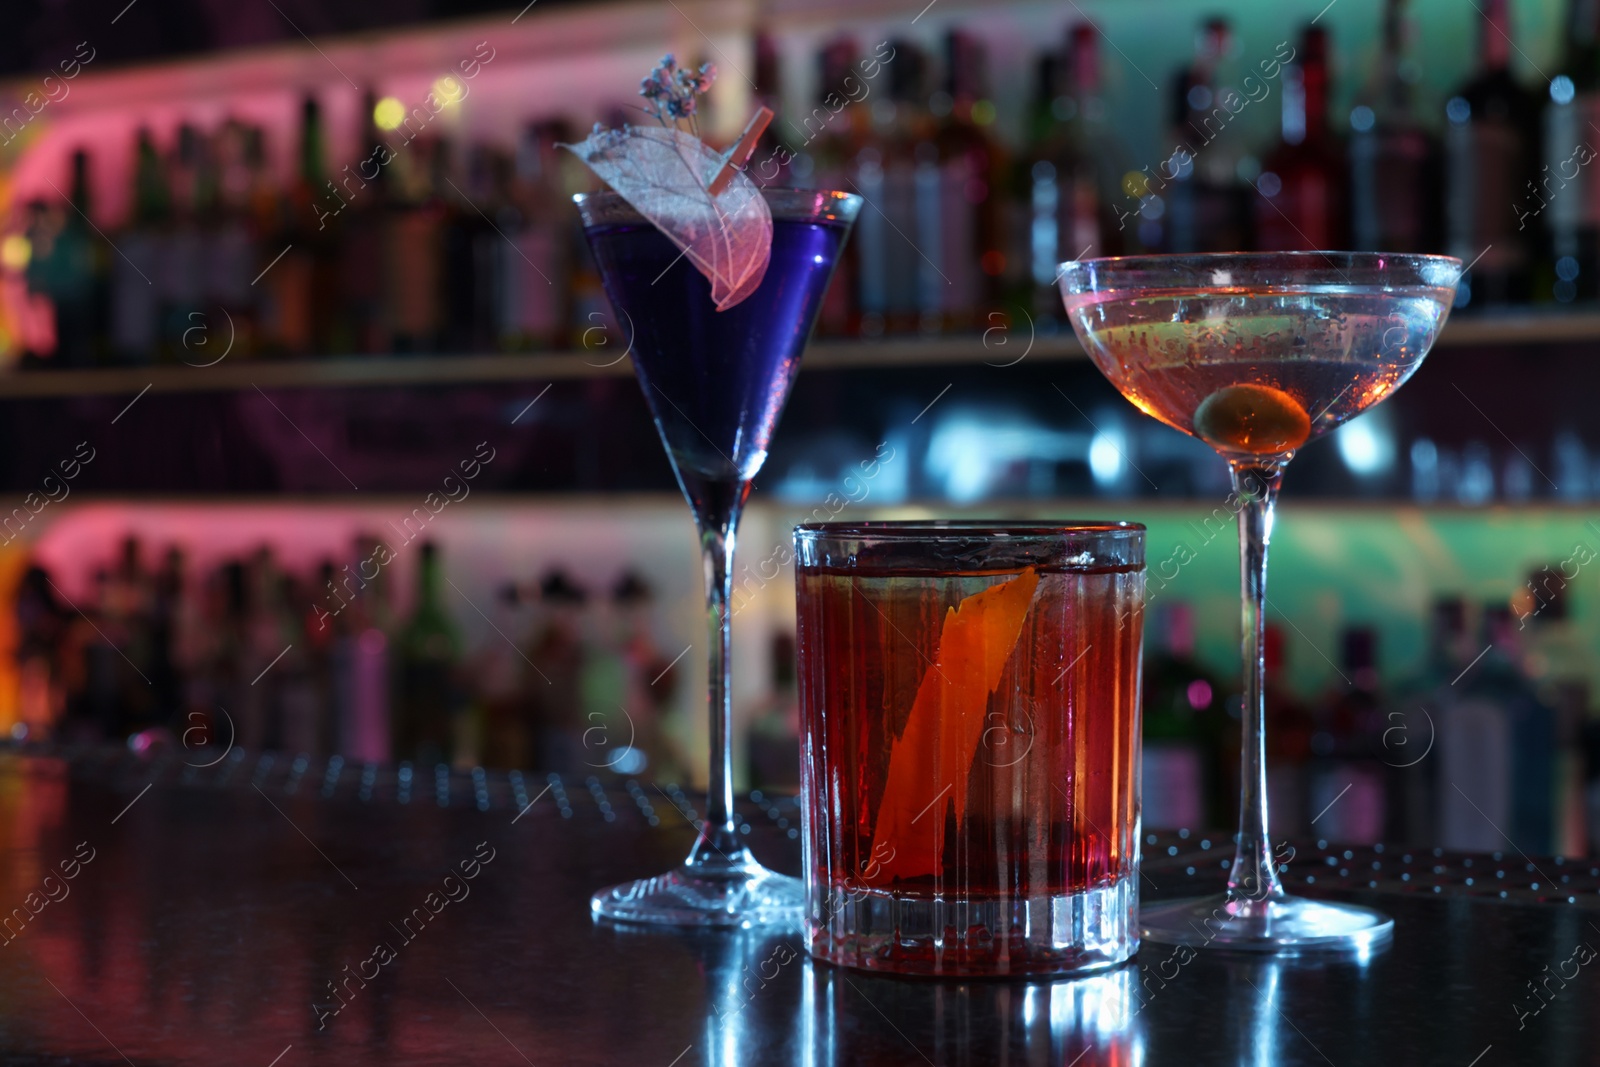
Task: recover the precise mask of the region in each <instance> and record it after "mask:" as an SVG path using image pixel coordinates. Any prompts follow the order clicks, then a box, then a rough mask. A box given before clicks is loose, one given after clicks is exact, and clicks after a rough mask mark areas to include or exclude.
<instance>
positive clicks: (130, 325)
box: [111, 129, 172, 363]
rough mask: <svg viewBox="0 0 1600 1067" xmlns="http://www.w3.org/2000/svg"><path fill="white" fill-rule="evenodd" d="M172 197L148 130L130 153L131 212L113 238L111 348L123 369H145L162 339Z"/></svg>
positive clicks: (139, 133)
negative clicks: (160, 282)
mask: <svg viewBox="0 0 1600 1067" xmlns="http://www.w3.org/2000/svg"><path fill="white" fill-rule="evenodd" d="M171 214H172V193H171V190H170V189H169V188H168V187H167V179H166V174H165V172H164V169H163V167H162V166H161V155H160V153H159V152H158V151H157V150H156V145H155V141H154V139H153V138H152V137H151V134H150V131H149V130H147V129H141V130H139V132H138V134H137V137H136V141H135V147H134V163H133V211H132V213H131V215H130V219H129V224H128V226H127V228H126V229H124V230H123V232H122V233H120V234H118V235H117V237H116V243H117V246H118V247H119V248H120V249H121V250H122V254H121V255H119V256H118V257H117V258H116V260H115V261H113V263H112V265H111V348H112V351H113V353H114V354H115V356H116V358H117V360H118V361H119V362H123V363H149V362H151V361H152V360H154V358H155V352H156V347H157V345H158V343H159V340H160V335H161V307H160V299H161V295H160V291H159V290H158V289H157V288H156V279H157V278H164V277H165V276H166V252H167V244H168V224H169V222H170V219H171Z"/></svg>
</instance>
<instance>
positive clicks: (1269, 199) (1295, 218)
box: [1255, 26, 1349, 252]
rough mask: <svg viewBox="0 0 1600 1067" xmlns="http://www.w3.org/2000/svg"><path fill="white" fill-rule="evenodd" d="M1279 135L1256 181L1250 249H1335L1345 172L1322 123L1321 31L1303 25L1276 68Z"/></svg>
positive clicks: (1324, 40) (1324, 49) (1340, 236)
mask: <svg viewBox="0 0 1600 1067" xmlns="http://www.w3.org/2000/svg"><path fill="white" fill-rule="evenodd" d="M1280 78H1281V82H1282V84H1281V92H1282V99H1283V124H1282V134H1281V136H1282V140H1281V141H1280V143H1279V145H1278V147H1277V148H1275V149H1274V150H1273V151H1272V152H1271V153H1270V154H1269V155H1268V156H1267V158H1266V159H1265V160H1264V161H1263V162H1262V170H1261V174H1260V176H1259V177H1258V178H1257V179H1256V191H1257V192H1258V193H1259V194H1260V195H1258V196H1256V197H1255V224H1256V247H1258V248H1260V249H1261V250H1263V251H1269V252H1277V251H1292V250H1296V249H1301V250H1306V249H1319V248H1339V247H1341V246H1342V245H1343V244H1344V243H1345V240H1346V238H1345V227H1346V223H1345V216H1346V211H1345V191H1346V185H1347V175H1348V173H1349V170H1348V168H1347V166H1346V164H1345V157H1344V150H1343V147H1342V146H1341V145H1340V144H1339V142H1338V140H1337V139H1336V138H1335V136H1334V134H1333V130H1332V129H1331V127H1330V124H1329V122H1328V90H1329V84H1328V35H1327V32H1326V31H1325V30H1323V29H1322V28H1321V27H1319V26H1310V27H1307V29H1306V31H1305V34H1304V35H1303V36H1302V37H1301V39H1300V48H1299V51H1298V53H1297V55H1296V58H1295V61H1294V62H1292V63H1287V64H1285V65H1284V66H1283V69H1282V73H1281V74H1280Z"/></svg>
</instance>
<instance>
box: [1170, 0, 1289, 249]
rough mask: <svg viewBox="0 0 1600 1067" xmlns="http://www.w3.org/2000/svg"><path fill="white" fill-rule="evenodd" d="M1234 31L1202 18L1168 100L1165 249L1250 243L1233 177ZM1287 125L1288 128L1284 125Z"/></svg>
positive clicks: (1243, 192) (1245, 191)
mask: <svg viewBox="0 0 1600 1067" xmlns="http://www.w3.org/2000/svg"><path fill="white" fill-rule="evenodd" d="M1233 52H1234V38H1233V28H1232V26H1231V25H1230V23H1229V22H1228V20H1227V19H1222V18H1213V19H1208V20H1207V21H1206V22H1205V23H1204V24H1203V25H1202V26H1201V27H1200V30H1199V32H1198V33H1197V34H1196V37H1195V55H1194V60H1193V61H1192V62H1191V63H1190V65H1189V66H1188V67H1187V68H1186V69H1185V70H1183V71H1180V72H1179V74H1178V78H1177V81H1176V83H1175V90H1176V98H1175V99H1174V101H1173V111H1172V120H1173V129H1172V131H1171V134H1172V143H1173V144H1174V146H1177V147H1176V151H1175V152H1174V154H1173V156H1172V157H1171V158H1169V159H1168V160H1166V161H1165V162H1164V163H1162V165H1161V167H1160V169H1159V174H1158V177H1159V178H1161V179H1162V180H1165V179H1167V178H1169V177H1170V178H1171V179H1172V180H1171V182H1170V184H1168V185H1166V187H1165V188H1164V189H1163V190H1162V192H1161V194H1160V195H1161V196H1162V199H1163V201H1164V202H1165V204H1166V215H1167V220H1166V222H1167V235H1168V243H1169V247H1170V249H1171V250H1172V251H1174V252H1224V251H1226V252H1231V251H1236V250H1238V249H1241V248H1248V247H1249V246H1250V239H1251V238H1250V201H1251V197H1252V193H1251V191H1250V189H1249V188H1248V187H1247V186H1245V185H1243V184H1242V183H1241V182H1240V181H1239V177H1238V173H1239V160H1240V155H1241V152H1240V148H1239V146H1240V143H1241V141H1240V137H1239V133H1238V131H1230V130H1229V128H1228V127H1229V125H1230V124H1231V122H1232V120H1233V116H1234V115H1235V114H1237V113H1238V111H1239V110H1241V109H1242V107H1243V100H1244V98H1243V97H1241V96H1240V95H1239V90H1238V88H1237V87H1235V86H1234V85H1233V84H1232V82H1233V77H1232V76H1233V74H1234V73H1235V71H1234V66H1233V62H1232V56H1233ZM1286 128H1287V127H1286Z"/></svg>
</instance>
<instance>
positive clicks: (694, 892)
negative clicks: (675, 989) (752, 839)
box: [589, 860, 805, 927]
mask: <svg viewBox="0 0 1600 1067" xmlns="http://www.w3.org/2000/svg"><path fill="white" fill-rule="evenodd" d="M804 907H805V887H804V886H803V885H801V883H800V880H799V879H798V878H790V877H788V876H787V875H782V874H776V873H774V872H772V871H769V870H767V869H766V868H765V867H763V866H761V864H759V863H757V862H755V861H754V860H747V861H746V862H744V863H741V864H738V865H737V866H732V867H722V868H714V869H711V870H707V869H704V868H700V867H690V866H687V865H685V866H682V867H679V868H677V869H676V870H671V871H668V872H667V873H666V874H660V875H657V876H655V877H654V878H641V879H639V880H638V881H635V882H624V883H622V884H621V885H614V886H611V887H610V888H609V889H602V890H600V892H598V893H596V894H595V895H594V896H592V897H590V898H589V910H590V912H591V913H592V914H593V915H594V917H595V918H596V919H611V920H613V921H615V922H627V923H652V924H655V925H658V926H719V927H750V926H771V925H778V924H784V925H799V922H800V914H801V911H802V909H803V908H804Z"/></svg>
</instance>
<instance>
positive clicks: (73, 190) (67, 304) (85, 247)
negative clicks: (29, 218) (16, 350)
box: [45, 149, 106, 367]
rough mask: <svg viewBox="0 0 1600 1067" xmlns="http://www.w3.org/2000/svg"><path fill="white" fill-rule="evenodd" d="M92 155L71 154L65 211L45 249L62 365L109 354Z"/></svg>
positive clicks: (86, 362)
mask: <svg viewBox="0 0 1600 1067" xmlns="http://www.w3.org/2000/svg"><path fill="white" fill-rule="evenodd" d="M92 210H93V205H92V204H91V203H90V201H89V154H88V152H86V151H84V150H83V149H78V150H77V151H75V152H73V154H72V180H71V184H70V185H69V187H68V194H67V205H66V210H65V211H63V212H62V213H61V221H60V226H59V228H57V229H56V230H55V238H54V241H53V242H52V243H51V245H50V247H49V248H48V249H47V250H46V252H47V255H46V260H45V266H46V269H47V281H46V286H47V288H46V290H45V291H46V293H47V295H48V296H49V298H50V302H51V304H52V305H53V306H54V310H55V334H56V352H55V359H56V360H57V361H58V365H59V366H66V367H85V366H89V365H91V364H93V363H95V362H97V361H98V360H99V358H100V355H101V352H102V351H103V350H104V347H105V343H104V336H103V332H102V331H103V330H104V320H105V312H104V302H105V300H104V298H105V280H104V279H105V271H106V259H105V247H104V242H103V241H102V240H100V238H99V235H97V234H95V233H94V231H93V225H92V223H91V222H90V221H89V220H90V219H91V218H92V215H91V212H92Z"/></svg>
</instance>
